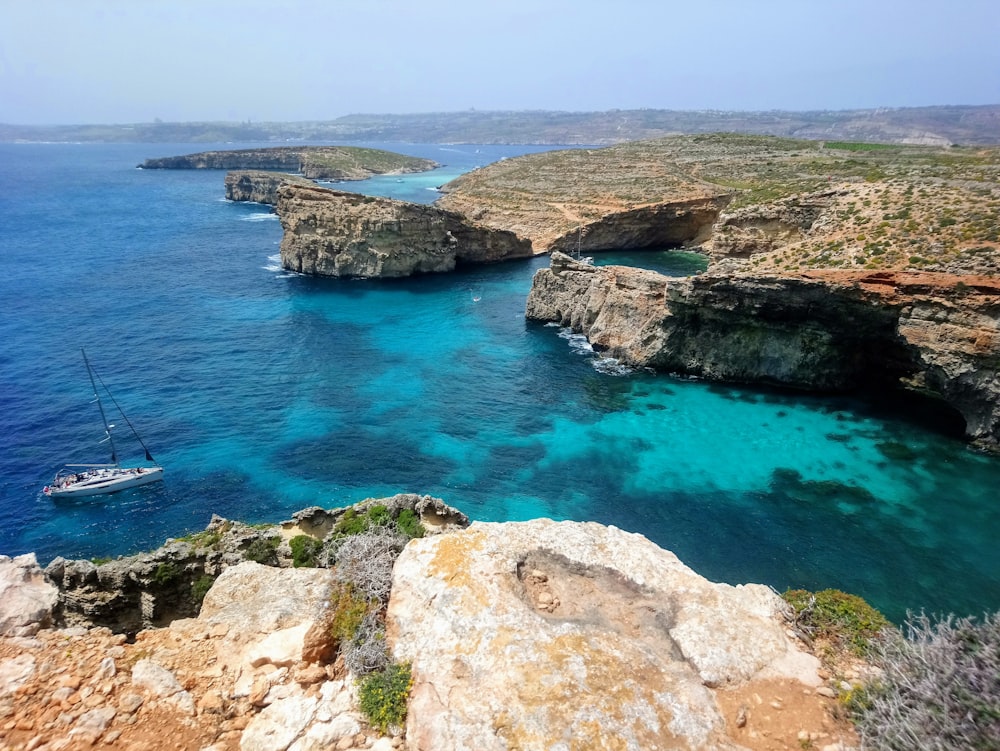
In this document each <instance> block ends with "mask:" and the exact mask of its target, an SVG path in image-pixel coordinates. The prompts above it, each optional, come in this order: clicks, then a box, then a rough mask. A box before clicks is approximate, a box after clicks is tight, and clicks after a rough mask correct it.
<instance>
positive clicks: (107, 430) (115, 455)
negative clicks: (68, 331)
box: [80, 347, 118, 464]
mask: <svg viewBox="0 0 1000 751" xmlns="http://www.w3.org/2000/svg"><path fill="white" fill-rule="evenodd" d="M80 352H81V353H82V354H83V362H84V364H85V365H86V366H87V375H88V376H90V385H91V386H92V387H93V389H94V398H96V399H97V408H98V409H99V410H100V411H101V420H103V421H104V432H105V433H107V434H108V440H109V441H111V461H112V462H114V463H115V464H118V452H117V451H115V439H114V436H112V435H111V427H110V426H109V425H108V418H107V416H106V415H105V414H104V405H103V404H102V403H101V395H100V393H98V391H97V383H95V381H94V371H93V370H91V368H90V360H88V359H87V353H86V351H84V349H83V347H80Z"/></svg>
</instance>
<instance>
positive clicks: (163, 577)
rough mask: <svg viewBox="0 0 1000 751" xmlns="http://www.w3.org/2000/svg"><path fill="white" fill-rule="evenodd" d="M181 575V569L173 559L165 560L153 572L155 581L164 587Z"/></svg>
mask: <svg viewBox="0 0 1000 751" xmlns="http://www.w3.org/2000/svg"><path fill="white" fill-rule="evenodd" d="M180 575H181V570H180V569H179V568H178V567H177V564H176V563H174V562H173V561H164V562H163V563H161V564H160V565H159V566H157V567H156V571H154V572H153V581H155V582H156V583H157V584H159V585H160V586H161V587H164V586H166V585H168V584H170V583H171V582H173V581H175V580H176V579H177V577H179V576H180Z"/></svg>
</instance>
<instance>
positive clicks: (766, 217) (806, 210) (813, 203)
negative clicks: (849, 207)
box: [707, 191, 837, 258]
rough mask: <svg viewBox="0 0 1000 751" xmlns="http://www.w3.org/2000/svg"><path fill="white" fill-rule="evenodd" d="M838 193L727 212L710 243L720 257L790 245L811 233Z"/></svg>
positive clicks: (809, 195)
mask: <svg viewBox="0 0 1000 751" xmlns="http://www.w3.org/2000/svg"><path fill="white" fill-rule="evenodd" d="M836 195H837V193H835V192H833V191H829V192H823V193H810V194H804V195H798V196H793V197H792V198H787V199H784V200H781V201H775V202H773V203H768V204H763V205H757V206H747V207H744V208H741V209H737V210H735V211H731V212H723V213H722V214H721V215H720V216H719V217H718V222H717V223H716V224H715V227H714V228H713V229H712V230H711V232H710V240H711V241H710V242H709V243H708V244H707V247H708V248H710V249H711V253H712V255H713V256H714V257H717V258H718V257H722V258H725V257H733V258H749V257H751V256H753V255H755V254H757V253H768V252H770V251H772V250H775V249H776V248H781V247H784V246H786V245H789V244H791V243H793V242H795V241H797V240H800V239H802V238H803V237H805V236H806V235H807V234H808V233H809V231H810V230H811V229H812V228H813V225H814V224H815V223H816V221H817V219H819V218H820V216H821V215H822V214H823V212H824V211H825V210H827V209H829V207H830V205H831V204H832V202H833V200H832V199H833V198H834V197H835V196H836Z"/></svg>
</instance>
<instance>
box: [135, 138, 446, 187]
mask: <svg viewBox="0 0 1000 751" xmlns="http://www.w3.org/2000/svg"><path fill="white" fill-rule="evenodd" d="M440 166H441V165H439V164H438V163H437V162H434V161H432V160H430V159H421V158H419V157H413V156H406V155H405V154H395V153H393V152H390V151H382V150H381V149H361V148H357V147H353V146H285V147H275V148H262V149H236V150H227V151H202V152H199V153H197V154H186V155H184V156H168V157H162V158H158V159H147V160H146V161H144V162H143V163H142V164H140V165H138V167H139V168H140V169H218V170H279V171H282V172H294V173H299V174H301V175H302V176H303V177H306V178H309V179H310V180H365V179H367V178H369V177H372V176H373V175H402V174H406V173H409V172H425V171H427V170H432V169H434V168H435V167H440Z"/></svg>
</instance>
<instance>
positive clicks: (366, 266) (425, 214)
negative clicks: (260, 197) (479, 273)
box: [277, 185, 531, 277]
mask: <svg viewBox="0 0 1000 751" xmlns="http://www.w3.org/2000/svg"><path fill="white" fill-rule="evenodd" d="M277 212H278V217H279V219H280V220H281V226H282V227H283V228H284V236H283V238H282V241H281V264H282V266H284V267H285V268H286V269H289V270H291V271H296V272H300V273H305V274H316V275H319V276H336V277H399V276H409V275H411V274H425V273H435V272H442V271H451V270H452V269H454V268H455V266H456V265H458V264H463V263H492V262H495V261H502V260H506V259H510V258H523V257H525V256H529V255H531V246H530V244H529V243H528V242H527V241H525V240H522V239H520V238H518V237H517V236H516V235H515V234H514V233H512V232H508V231H503V230H496V229H489V228H487V227H484V226H482V225H479V224H477V223H474V222H472V221H469V220H467V219H465V218H464V217H462V216H460V215H458V214H455V213H452V212H449V211H443V210H441V209H437V208H434V207H431V206H424V205H421V204H411V203H406V202H403V201H395V200H392V199H389V198H374V197H371V196H362V195H358V194H355V193H344V192H341V191H333V190H327V189H325V188H319V187H304V186H300V185H283V186H282V187H281V188H280V189H279V191H278V204H277Z"/></svg>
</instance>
